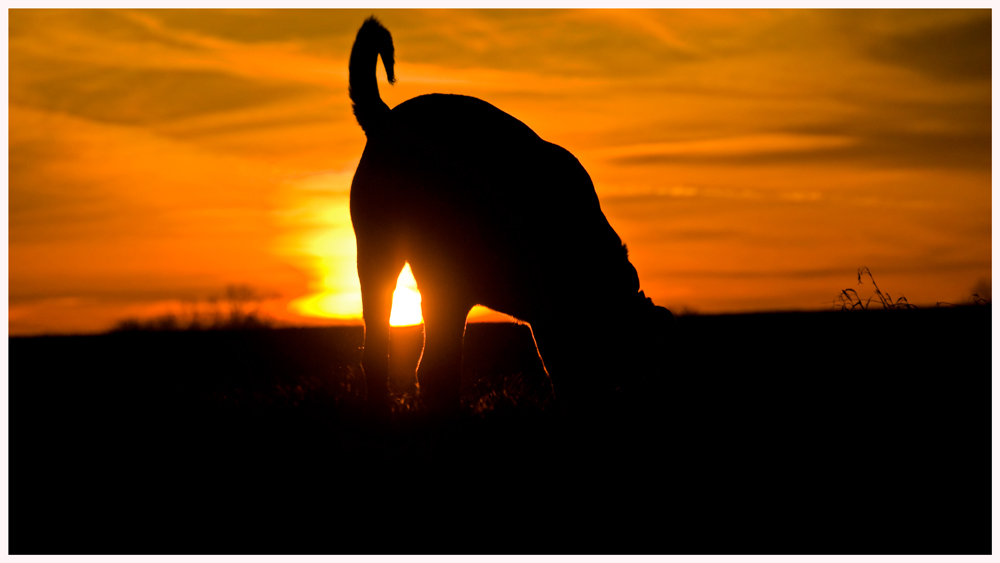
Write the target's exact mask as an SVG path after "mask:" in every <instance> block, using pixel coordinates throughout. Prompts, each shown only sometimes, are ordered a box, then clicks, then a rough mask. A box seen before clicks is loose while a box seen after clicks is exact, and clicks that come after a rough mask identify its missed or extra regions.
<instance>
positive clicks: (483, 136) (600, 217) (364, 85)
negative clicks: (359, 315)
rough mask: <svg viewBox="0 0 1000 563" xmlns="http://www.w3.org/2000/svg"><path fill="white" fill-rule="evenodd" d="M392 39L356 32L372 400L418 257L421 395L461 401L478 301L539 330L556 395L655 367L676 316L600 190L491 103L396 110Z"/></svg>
mask: <svg viewBox="0 0 1000 563" xmlns="http://www.w3.org/2000/svg"><path fill="white" fill-rule="evenodd" d="M379 56H381V57H382V62H383V65H384V66H385V70H386V74H387V76H388V80H389V83H390V84H392V83H394V82H395V75H394V65H395V61H394V58H393V57H394V47H393V43H392V36H391V35H390V33H389V31H388V30H387V29H386V28H385V27H384V26H382V24H381V23H379V22H378V20H376V19H375V18H374V17H371V18H369V19H368V20H366V21H365V22H364V24H363V25H362V26H361V28H360V30H359V31H358V34H357V37H356V39H355V42H354V46H353V48H352V50H351V58H350V68H349V73H350V78H349V82H350V86H349V94H350V99H351V102H352V106H353V110H354V115H355V117H356V118H357V121H358V124H359V125H360V126H361V128H362V130H364V133H365V135H367V139H368V140H367V144H366V145H365V149H364V152H363V154H362V156H361V161H360V163H359V164H358V168H357V171H356V173H355V175H354V179H353V182H352V184H351V196H350V198H351V200H350V211H351V221H352V222H353V225H354V232H355V236H356V238H357V252H358V277H359V280H360V282H361V298H362V306H363V315H364V323H365V343H364V352H363V356H362V368H363V370H364V373H365V380H366V384H367V387H368V391H367V392H368V400H369V402H370V403H371V404H374V405H383V406H384V405H387V404H388V397H389V390H388V373H389V369H388V368H389V359H388V343H389V313H390V310H391V308H392V295H393V290H394V288H395V283H396V279H397V277H398V276H399V273H400V271H401V270H402V268H403V266H404V264H405V263H407V262H409V264H410V267H411V270H412V272H413V277H414V279H415V280H416V282H417V287H418V288H419V290H420V294H421V296H422V305H421V306H422V312H423V318H424V348H423V353H422V355H421V357H420V362H419V364H418V368H417V381H418V386H419V395H420V397H421V400H422V402H423V404H425V405H426V406H427V407H428V408H430V409H432V410H436V411H447V410H455V409H458V408H459V406H460V401H459V399H460V388H461V384H460V381H461V379H460V376H461V369H462V342H463V337H464V332H465V323H466V316H467V315H468V313H469V311H470V309H471V308H472V307H473V306H475V305H484V306H486V307H489V308H490V309H494V310H496V311H500V312H503V313H506V314H509V315H511V316H513V317H515V318H516V319H518V320H520V321H523V322H525V323H527V324H528V325H529V326H530V328H531V332H532V335H533V337H534V339H535V345H536V347H537V349H538V352H539V356H540V358H541V360H542V363H543V366H544V367H545V370H546V372H547V373H548V374H549V377H550V379H551V381H552V385H553V392H554V395H555V399H556V401H561V402H563V403H564V404H565V403H577V402H582V401H586V400H587V399H595V400H601V397H604V396H606V395H607V393H610V392H613V391H614V390H615V389H617V388H620V387H621V385H622V383H623V381H625V380H626V379H628V378H629V377H632V378H633V379H634V378H635V377H643V376H646V375H648V374H649V373H650V372H651V371H654V370H653V369H652V368H651V366H655V365H657V364H658V363H661V362H659V359H661V357H662V355H663V354H664V350H665V346H666V345H667V344H668V339H669V335H670V332H671V330H672V327H673V324H674V318H673V315H672V314H671V313H670V311H668V310H667V309H665V308H663V307H658V306H655V305H653V303H652V301H651V300H650V299H649V298H647V297H645V295H644V293H643V292H642V291H640V288H639V276H638V274H637V272H636V269H635V268H634V267H633V266H632V264H631V263H630V262H629V259H628V249H627V247H626V246H625V245H624V244H622V241H621V238H619V236H618V235H617V234H616V233H615V231H614V229H612V228H611V225H610V224H609V223H608V220H607V218H605V216H604V213H603V212H602V211H601V206H600V202H599V201H598V198H597V192H596V191H595V189H594V184H593V182H592V181H591V179H590V176H589V175H588V174H587V171H586V170H585V169H584V168H583V166H582V165H581V164H580V162H579V161H578V160H577V159H576V158H575V157H574V156H573V155H572V154H570V152H569V151H567V150H566V149H563V148H562V147H559V146H557V145H554V144H552V143H549V142H546V141H544V140H542V139H541V138H540V137H539V136H538V135H536V134H535V132H534V131H532V130H531V129H530V128H529V127H528V126H527V125H525V124H524V123H522V122H520V121H518V120H517V119H515V118H514V117H512V116H510V115H508V114H506V113H504V112H503V111H501V110H499V109H497V108H496V107H494V106H492V105H490V104H489V103H487V102H485V101H482V100H479V99H476V98H472V97H468V96H460V95H452V94H429V95H423V96H418V97H416V98H413V99H410V100H407V101H405V102H403V103H401V104H399V105H398V106H396V107H395V108H392V109H389V106H387V105H386V104H385V102H383V101H382V99H381V97H380V95H379V90H378V82H377V79H376V76H375V67H376V65H377V64H378V57H379Z"/></svg>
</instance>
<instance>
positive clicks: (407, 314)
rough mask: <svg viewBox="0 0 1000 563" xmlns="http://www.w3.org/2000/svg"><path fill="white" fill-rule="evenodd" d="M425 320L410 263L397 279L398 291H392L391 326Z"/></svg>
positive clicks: (408, 324)
mask: <svg viewBox="0 0 1000 563" xmlns="http://www.w3.org/2000/svg"><path fill="white" fill-rule="evenodd" d="M422 322H424V317H423V315H421V312H420V291H419V290H418V289H417V281H416V280H415V279H413V272H412V271H411V270H410V265H409V264H406V265H405V266H403V271H402V272H400V273H399V278H398V279H397V280H396V291H394V292H392V314H390V315H389V325H390V326H411V325H418V324H420V323H422Z"/></svg>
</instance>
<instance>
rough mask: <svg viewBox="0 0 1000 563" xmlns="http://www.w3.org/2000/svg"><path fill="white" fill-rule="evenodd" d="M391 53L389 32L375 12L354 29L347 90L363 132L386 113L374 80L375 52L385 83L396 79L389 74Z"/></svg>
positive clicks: (391, 73) (384, 116)
mask: <svg viewBox="0 0 1000 563" xmlns="http://www.w3.org/2000/svg"><path fill="white" fill-rule="evenodd" d="M393 53H394V49H393V46H392V35H390V34H389V30H388V29H386V28H385V27H383V26H382V24H381V23H379V21H378V20H377V19H375V16H372V17H370V18H368V19H367V20H365V23H364V24H362V25H361V29H359V30H358V36H357V38H356V39H355V40H354V47H353V48H352V49H351V62H350V67H349V73H350V78H349V79H348V84H349V86H348V93H349V94H350V96H351V107H353V108H354V117H356V118H357V120H358V125H360V126H361V128H362V129H363V130H364V132H365V134H366V135H371V134H372V131H374V130H375V129H377V128H378V125H379V123H381V122H382V121H383V120H384V119H385V118H386V117H387V116H388V115H389V106H387V105H385V102H383V101H382V98H381V97H380V96H379V94H378V80H377V79H376V77H375V72H374V69H375V67H377V65H378V56H379V55H381V56H382V64H384V65H385V74H386V75H387V76H388V77H389V84H393V83H394V82H396V76H395V75H394V74H393V65H394V64H395V61H394V60H393Z"/></svg>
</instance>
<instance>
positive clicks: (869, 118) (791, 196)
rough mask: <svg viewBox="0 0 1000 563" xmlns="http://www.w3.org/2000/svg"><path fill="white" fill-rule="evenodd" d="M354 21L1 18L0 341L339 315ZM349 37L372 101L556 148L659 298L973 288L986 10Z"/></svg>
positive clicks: (980, 205)
mask: <svg viewBox="0 0 1000 563" xmlns="http://www.w3.org/2000/svg"><path fill="white" fill-rule="evenodd" d="M370 13H372V11H371V10H368V11H354V10H328V11H313V10H288V11H263V12H258V11H248V10H223V11H191V10H170V11H147V10H140V11H86V10H44V11H32V10H10V12H9V100H10V101H9V108H8V109H9V113H8V119H9V126H8V135H9V169H8V174H9V180H8V186H9V195H8V202H9V215H8V219H9V247H8V250H9V308H8V312H9V329H10V333H11V334H15V335H16V334H38V333H46V332H48V333H58V332H94V331H101V330H106V329H107V328H109V327H111V326H112V325H113V324H114V323H115V321H117V320H120V319H122V318H125V317H136V316H138V317H143V316H151V315H156V314H160V313H163V312H170V311H173V312H181V311H182V310H184V308H185V307H192V306H194V305H193V304H194V303H204V302H205V301H206V300H207V299H208V298H209V297H211V296H213V295H220V294H221V293H223V291H224V288H225V287H226V285H228V284H234V283H241V284H249V285H251V286H253V287H254V288H256V289H257V291H258V292H259V293H261V294H262V295H266V296H269V299H268V300H267V301H266V302H265V303H264V305H263V307H264V310H265V311H266V312H267V313H268V314H269V315H271V316H272V317H274V318H276V319H279V320H281V321H283V322H288V323H294V324H306V323H313V324H314V323H329V322H344V321H352V320H353V319H358V318H359V317H360V313H361V308H360V299H359V289H358V282H357V274H356V270H355V266H354V258H355V254H354V240H353V232H352V230H351V224H350V217H349V215H348V211H347V210H348V207H347V201H348V191H349V186H350V181H351V177H352V175H353V171H354V167H355V166H356V165H357V162H358V160H359V158H360V156H361V152H362V150H363V148H364V143H365V137H364V134H363V133H362V131H361V129H360V128H359V127H358V125H357V123H356V122H355V121H354V118H353V116H352V115H351V109H350V102H349V100H348V97H347V58H348V55H349V53H350V48H351V44H352V42H353V39H354V34H355V33H356V32H357V29H358V27H359V26H360V25H361V22H362V21H363V20H364V18H365V17H367V16H368V15H369V14H370ZM374 13H375V15H376V16H378V17H379V18H380V20H381V21H382V22H383V23H384V24H385V25H386V27H387V28H388V29H389V30H390V31H391V32H392V34H393V38H394V41H395V45H396V76H397V79H398V82H397V84H396V86H394V87H389V86H388V85H386V83H385V81H384V74H383V72H382V71H381V70H380V71H379V73H380V76H381V77H382V79H381V83H380V84H381V85H380V88H381V92H382V97H383V99H384V100H385V101H386V103H388V104H389V106H390V107H391V106H395V105H396V104H398V103H400V102H402V101H404V100H406V99H408V98H411V97H413V96H417V95H420V94H425V93H431V92H447V93H459V94H467V95H472V96H477V97H480V98H482V99H485V100H487V101H489V102H490V103H492V104H494V105H496V106H497V107H499V108H500V109H502V110H504V111H507V112H508V113H510V114H512V115H514V116H515V117H517V118H518V119H520V120H521V121H523V122H525V123H526V124H528V125H529V126H530V127H531V128H533V129H534V130H535V132H537V133H538V134H539V135H540V136H541V137H542V138H544V139H546V140H548V141H551V142H554V143H557V144H559V145H562V146H563V147H565V148H567V149H569V150H570V151H571V152H573V153H574V154H575V155H576V156H577V157H578V158H579V159H580V161H581V162H582V163H583V165H584V166H585V167H586V168H587V170H588V171H589V172H590V174H591V176H592V177H593V179H594V183H595V185H596V186H597V191H598V195H599V196H600V198H601V203H602V207H603V209H604V211H605V214H606V215H607V216H608V219H609V220H610V221H611V224H612V226H614V228H615V229H616V230H617V232H618V234H619V235H621V237H622V239H623V240H624V241H625V242H626V243H627V244H628V246H629V250H630V256H631V257H632V261H633V263H634V264H635V266H636V268H637V270H638V272H639V277H640V280H641V283H642V286H643V289H644V290H645V291H646V293H647V295H649V296H651V297H652V298H653V300H654V301H655V302H656V303H657V304H661V305H664V306H666V307H668V308H670V309H673V310H675V311H678V312H680V311H684V310H694V311H698V312H704V313H707V312H736V311H759V310H775V309H824V308H830V306H831V304H832V302H833V300H834V299H835V298H836V296H837V294H838V292H839V290H841V289H843V288H846V287H857V288H858V289H859V291H860V293H861V294H862V295H864V296H867V295H870V285H869V286H860V287H859V286H857V282H856V278H855V272H856V270H857V268H858V267H861V266H868V267H869V268H870V269H871V271H872V272H873V273H874V275H875V278H876V281H877V282H878V283H879V286H880V288H882V290H883V291H888V292H889V293H890V294H892V295H893V296H896V295H898V294H902V295H905V296H906V297H907V298H908V299H909V300H910V302H912V303H917V304H931V305H933V304H934V303H935V302H937V301H949V302H959V301H963V300H967V299H968V296H969V294H970V293H972V292H973V288H974V287H975V286H976V285H977V284H979V283H981V282H983V281H985V282H989V281H990V279H991V267H992V261H991V254H992V246H991V245H992V240H991V228H992V223H991V207H992V200H991V168H990V166H991V143H990V142H991V80H990V76H991V74H990V65H991V42H990V29H991V21H990V12H989V11H988V10H978V11H975V10H974V11H951V10H934V11H914V10H892V11H839V10H838V11H820V10H799V11H759V10H740V11H736V10H712V11H696V10H684V11H670V10H665V11H614V10H601V11H585V10H565V11H534V10H532V11H514V10H510V11H471V10H470V11H450V10H432V11H416V10H413V11H411V10H375V11H374ZM580 275H581V279H582V276H585V275H586V274H585V272H584V271H583V270H581V274H580ZM409 299H410V300H411V302H415V301H414V296H412V295H411V296H410V297H409ZM354 322H357V321H354Z"/></svg>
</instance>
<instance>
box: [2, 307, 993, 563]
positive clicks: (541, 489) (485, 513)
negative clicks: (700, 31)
mask: <svg viewBox="0 0 1000 563" xmlns="http://www.w3.org/2000/svg"><path fill="white" fill-rule="evenodd" d="M678 321H679V329H680V330H679V334H680V335H679V337H678V340H677V343H676V348H675V351H674V354H673V357H671V358H669V359H668V361H669V363H670V365H671V377H670V378H669V381H666V382H664V384H663V385H660V386H655V387H649V388H644V389H640V390H637V391H633V392H632V393H631V394H628V395H625V396H620V397H614V398H611V399H609V401H608V404H607V405H606V407H604V408H601V409H599V410H598V409H595V410H594V411H592V412H587V413H576V414H567V413H565V412H562V411H561V410H560V409H559V408H558V402H557V401H556V402H553V400H552V390H551V387H550V386H549V384H548V381H547V379H546V378H545V375H544V372H543V371H542V369H541V364H540V363H539V361H538V359H537V356H535V353H534V348H533V344H532V342H531V338H530V333H529V332H528V328H527V327H524V326H519V325H470V327H469V329H468V333H467V344H466V359H465V373H464V376H463V377H464V382H463V401H464V402H465V408H464V412H463V415H462V416H461V417H460V418H459V419H457V420H448V421H435V420H430V419H428V418H427V417H426V416H425V415H424V414H423V413H422V412H421V411H419V409H415V408H413V405H414V401H413V400H411V399H409V398H406V399H404V400H402V402H401V403H400V404H399V405H397V409H396V412H394V413H393V415H392V416H391V417H390V418H389V419H388V420H385V419H382V420H379V419H373V418H371V417H370V416H368V415H366V414H365V412H364V409H363V400H362V399H363V397H364V383H363V377H362V374H361V372H360V369H359V367H358V362H359V360H360V350H359V347H360V346H361V344H362V339H363V333H362V330H361V329H360V328H325V329H281V330H277V329H275V330H256V331H229V332H223V331H205V332H132V333H116V334H109V335H102V336H77V337H37V338H11V339H10V340H9V345H10V349H9V398H10V403H9V404H10V414H9V437H10V438H9V452H10V465H9V491H10V508H9V537H10V550H11V553H14V554H18V553H22V554H23V553H174V554H184V553H841V554H844V553H846V554H852V553H989V551H990V549H991V508H990V507H991V499H990V490H991V455H990V454H991V376H990V374H991V357H992V356H991V354H992V353H991V347H992V338H991V328H992V321H991V309H990V307H989V306H979V307H964V308H954V309H946V308H941V309H921V310H916V311H864V312H831V313H787V314H760V315H739V316H689V317H681V318H679V319H678ZM394 338H395V343H396V345H397V346H399V348H400V350H399V351H400V356H406V357H408V358H409V361H410V362H411V363H412V362H415V359H416V354H417V353H419V349H418V346H419V332H418V331H414V330H413V329H400V330H396V331H395V333H394ZM401 364H402V362H397V364H396V365H395V370H396V372H397V375H398V374H405V373H406V366H405V365H401ZM395 385H396V387H397V389H398V390H399V391H400V392H401V393H402V392H406V391H410V392H412V381H406V379H405V376H404V377H398V378H397V381H396V382H395Z"/></svg>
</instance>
